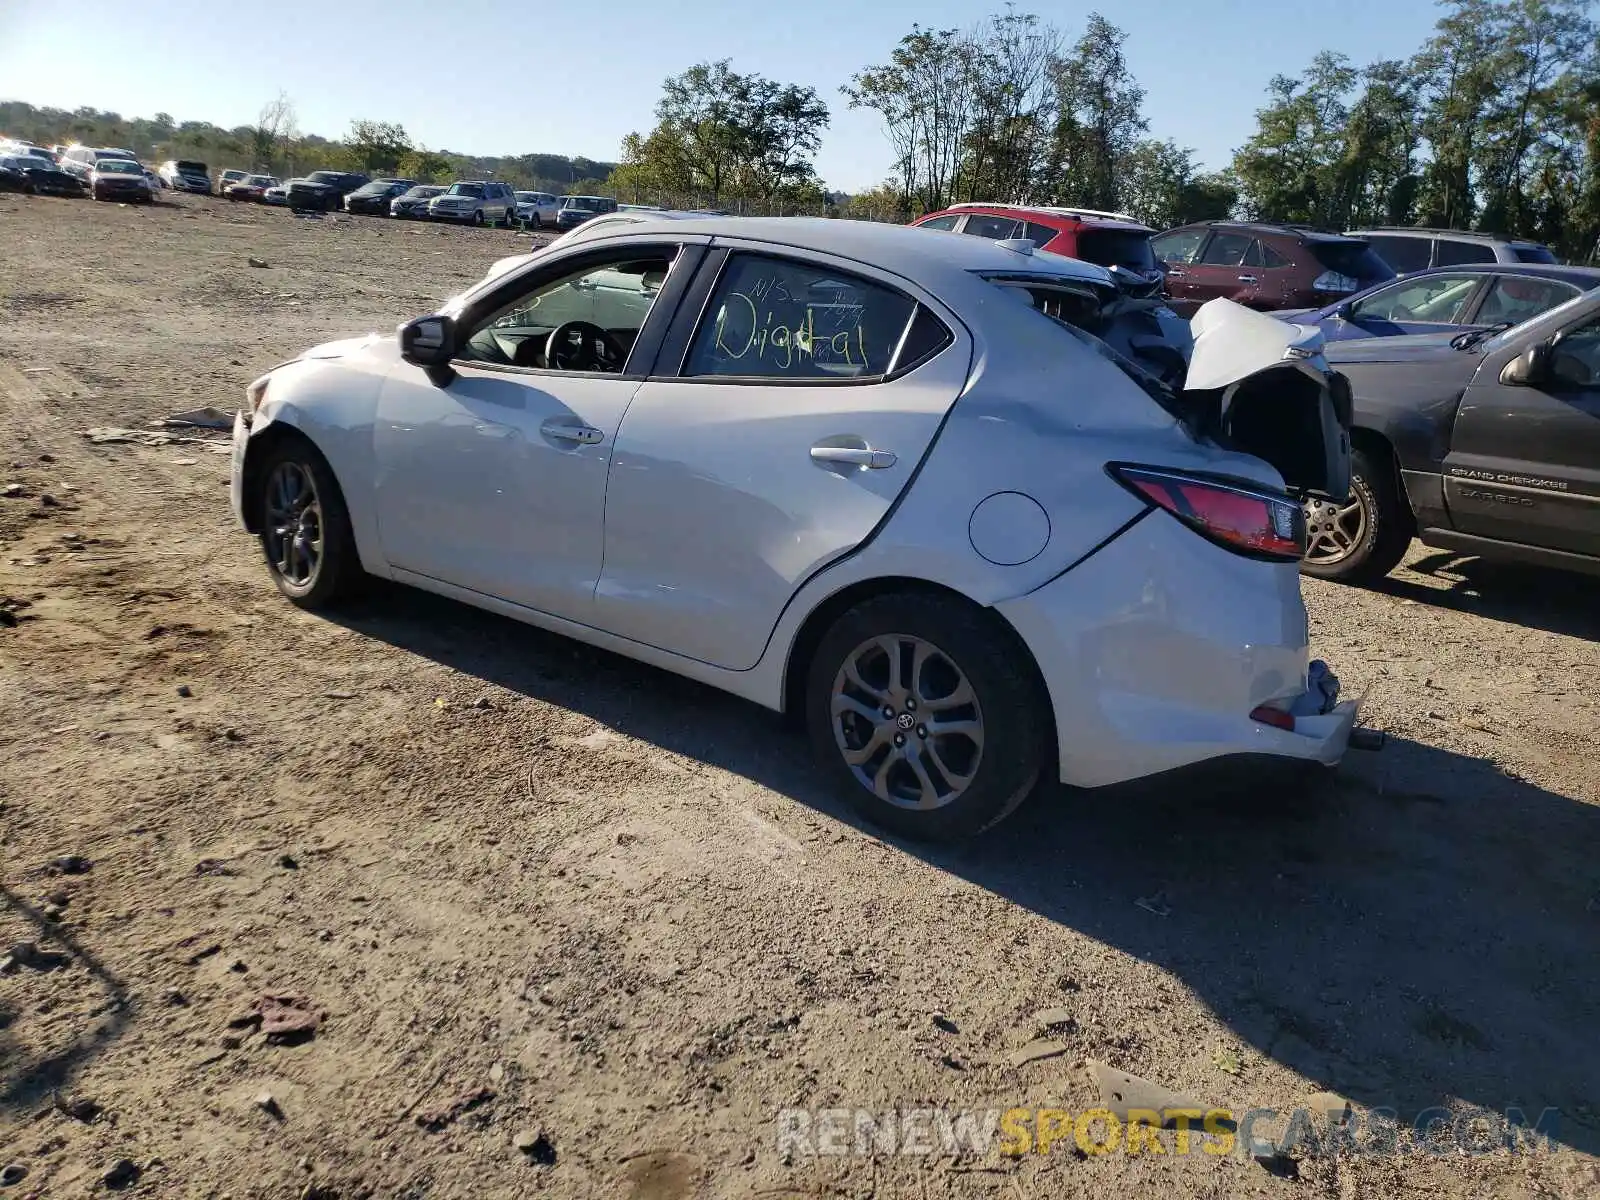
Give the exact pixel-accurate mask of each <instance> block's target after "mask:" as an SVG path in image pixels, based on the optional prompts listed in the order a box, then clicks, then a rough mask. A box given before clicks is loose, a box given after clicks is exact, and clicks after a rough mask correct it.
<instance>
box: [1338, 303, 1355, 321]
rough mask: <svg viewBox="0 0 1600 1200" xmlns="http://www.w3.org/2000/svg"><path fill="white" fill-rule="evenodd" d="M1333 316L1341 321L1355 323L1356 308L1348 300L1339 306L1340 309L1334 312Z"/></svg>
mask: <svg viewBox="0 0 1600 1200" xmlns="http://www.w3.org/2000/svg"><path fill="white" fill-rule="evenodd" d="M1333 315H1334V316H1336V317H1338V318H1339V320H1341V321H1353V320H1355V319H1356V306H1355V305H1354V304H1352V303H1351V302H1350V301H1349V300H1346V301H1345V302H1344V303H1343V304H1341V305H1339V307H1338V308H1336V309H1334V310H1333Z"/></svg>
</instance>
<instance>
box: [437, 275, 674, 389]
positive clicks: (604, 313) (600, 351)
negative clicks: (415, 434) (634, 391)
mask: <svg viewBox="0 0 1600 1200" xmlns="http://www.w3.org/2000/svg"><path fill="white" fill-rule="evenodd" d="M675 256H676V252H675V251H673V250H666V249H663V250H662V251H660V252H659V253H655V254H650V255H646V256H640V255H639V254H637V252H636V253H635V254H634V255H631V256H629V257H627V258H624V259H619V260H614V261H607V262H603V263H594V262H590V263H589V264H587V265H585V266H583V267H579V268H575V269H574V270H572V271H571V272H570V273H568V274H565V275H563V276H561V277H560V278H558V279H553V280H552V279H548V278H546V279H545V280H544V281H543V282H541V283H537V284H535V285H534V286H533V287H532V288H531V289H530V290H529V291H527V292H524V293H523V294H521V295H519V296H517V297H516V298H515V299H513V300H511V301H509V302H508V303H507V304H505V305H504V306H502V307H501V308H500V309H499V310H498V311H497V312H495V313H493V314H491V315H489V316H488V317H486V318H485V319H484V320H482V321H480V322H479V323H478V325H477V327H476V328H475V329H474V330H473V331H472V332H471V333H470V334H468V336H467V337H466V339H465V341H464V344H463V347H462V350H461V353H460V354H459V356H458V357H459V358H461V359H463V360H465V361H467V362H474V363H482V364H484V365H493V366H509V367H530V368H533V369H536V370H551V371H576V372H582V373H585V374H619V373H621V371H622V370H623V368H624V367H625V366H626V365H627V361H628V355H629V354H630V352H631V351H632V349H633V344H634V342H635V340H637V338H638V336H639V331H640V330H641V329H642V328H644V323H645V318H646V317H648V316H649V315H650V309H651V307H652V306H653V305H654V304H655V301H656V297H657V296H658V295H659V294H660V292H661V287H662V285H663V284H664V283H665V282H666V278H667V273H668V272H669V271H670V270H671V269H672V263H673V261H674V258H675Z"/></svg>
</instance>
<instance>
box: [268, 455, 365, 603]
mask: <svg viewBox="0 0 1600 1200" xmlns="http://www.w3.org/2000/svg"><path fill="white" fill-rule="evenodd" d="M285 468H289V469H296V470H298V471H299V472H301V473H302V474H303V477H304V478H306V479H308V480H309V482H310V485H311V489H312V492H313V493H314V496H313V498H314V502H315V504H316V506H317V513H316V520H315V522H314V525H313V528H314V529H315V530H316V531H317V532H318V533H320V541H321V549H320V552H319V554H318V557H317V561H316V564H315V566H314V567H313V568H312V570H311V571H310V572H309V574H308V575H307V576H306V577H305V578H296V579H292V578H290V577H288V576H287V575H286V574H285V573H284V570H283V566H282V564H281V563H280V562H279V559H278V556H279V553H280V546H281V544H282V540H283V539H280V538H278V537H277V536H276V535H275V533H274V523H273V520H272V516H273V513H272V507H271V499H272V497H271V495H270V492H271V489H273V487H274V485H275V481H276V479H277V477H278V472H279V471H280V470H281V469H285ZM253 477H254V479H255V481H256V487H255V495H254V497H253V503H254V505H255V518H256V521H257V525H256V528H257V529H258V530H260V534H259V538H260V542H261V552H262V557H264V558H265V559H266V562H267V572H268V574H270V575H271V576H272V582H273V583H274V584H275V585H277V588H278V590H279V591H280V592H282V593H283V594H284V595H285V596H286V597H288V598H289V600H291V601H292V602H293V603H295V604H297V605H299V606H300V607H301V608H304V609H309V610H313V611H314V610H317V609H326V608H332V607H335V606H336V605H337V604H338V603H339V602H340V601H342V600H347V599H349V598H350V597H352V596H353V595H355V594H356V593H357V592H359V591H360V589H361V585H362V584H363V583H364V582H365V578H366V577H365V573H364V572H363V571H362V568H361V557H360V554H359V553H358V552H357V550H356V539H355V532H354V530H353V529H352V528H351V525H350V511H349V509H348V508H346V507H345V502H344V493H343V492H342V491H340V489H339V482H338V480H336V479H335V478H334V476H333V471H332V470H331V469H330V468H329V466H328V464H327V461H326V460H325V459H324V458H323V457H322V455H321V454H320V453H319V452H318V451H317V449H316V448H315V447H314V446H312V445H311V443H310V442H308V441H306V440H305V439H304V438H302V437H285V438H283V439H282V440H281V441H279V442H278V444H277V445H276V446H273V447H272V448H271V449H270V450H269V451H268V452H267V458H266V461H264V462H263V463H262V464H261V469H260V470H259V471H255V472H253Z"/></svg>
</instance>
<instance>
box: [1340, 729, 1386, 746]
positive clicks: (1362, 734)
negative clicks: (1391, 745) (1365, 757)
mask: <svg viewBox="0 0 1600 1200" xmlns="http://www.w3.org/2000/svg"><path fill="white" fill-rule="evenodd" d="M1388 741H1389V735H1388V734H1387V733H1386V732H1385V731H1384V730H1382V729H1352V730H1351V731H1350V749H1352V750H1382V749H1383V748H1384V746H1385V745H1387V744H1388Z"/></svg>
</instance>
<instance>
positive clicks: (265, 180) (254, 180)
mask: <svg viewBox="0 0 1600 1200" xmlns="http://www.w3.org/2000/svg"><path fill="white" fill-rule="evenodd" d="M245 182H246V183H247V184H249V185H250V186H251V187H260V188H269V187H275V186H277V183H278V181H277V180H276V179H274V178H273V177H272V176H271V175H252V176H250V178H249V179H246V180H245Z"/></svg>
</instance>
